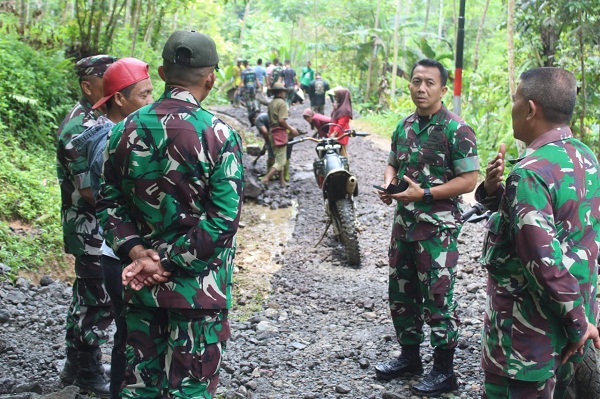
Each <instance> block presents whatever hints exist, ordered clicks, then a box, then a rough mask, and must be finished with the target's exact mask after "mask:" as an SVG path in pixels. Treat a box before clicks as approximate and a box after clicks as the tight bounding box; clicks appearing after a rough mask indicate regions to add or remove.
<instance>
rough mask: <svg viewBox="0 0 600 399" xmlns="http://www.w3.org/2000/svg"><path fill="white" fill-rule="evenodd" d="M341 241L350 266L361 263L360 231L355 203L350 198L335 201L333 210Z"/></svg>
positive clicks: (333, 217)
mask: <svg viewBox="0 0 600 399" xmlns="http://www.w3.org/2000/svg"><path fill="white" fill-rule="evenodd" d="M331 216H332V219H333V221H334V223H335V227H336V230H337V233H338V234H339V237H340V241H341V242H342V244H343V245H344V251H345V253H346V260H347V261H348V264H349V265H350V266H354V267H357V266H359V265H360V248H359V245H358V232H357V231H356V215H355V213H354V203H353V202H352V200H350V199H348V198H343V199H340V200H337V201H335V204H334V209H333V212H332V215H331Z"/></svg>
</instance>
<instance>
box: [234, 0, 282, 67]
mask: <svg viewBox="0 0 600 399" xmlns="http://www.w3.org/2000/svg"><path fill="white" fill-rule="evenodd" d="M251 2H252V0H248V2H247V3H246V8H245V9H244V19H243V20H242V28H241V29H240V40H239V42H238V49H237V54H236V58H240V56H241V55H242V44H243V43H244V32H245V31H246V21H247V19H248V14H250V3H251ZM292 30H293V29H292ZM290 34H291V33H290ZM291 40H292V39H291V38H290V50H291V49H292V43H291Z"/></svg>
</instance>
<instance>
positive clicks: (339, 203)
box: [288, 123, 369, 266]
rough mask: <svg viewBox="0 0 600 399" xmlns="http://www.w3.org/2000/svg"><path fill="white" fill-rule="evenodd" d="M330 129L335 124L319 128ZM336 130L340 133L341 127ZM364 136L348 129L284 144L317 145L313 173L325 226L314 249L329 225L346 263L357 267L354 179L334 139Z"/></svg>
mask: <svg viewBox="0 0 600 399" xmlns="http://www.w3.org/2000/svg"><path fill="white" fill-rule="evenodd" d="M330 126H339V125H336V124H333V123H328V124H326V125H323V127H322V128H321V129H329V127H330ZM339 127H340V130H342V128H341V126H339ZM368 135H369V134H368V133H359V132H356V131H354V130H351V129H350V130H344V134H342V135H341V136H339V137H325V138H314V137H302V138H297V139H295V140H292V141H290V142H288V145H295V144H298V143H301V142H303V141H307V140H309V141H313V142H315V143H317V146H316V152H317V159H316V160H315V161H314V162H313V172H314V175H315V179H316V181H317V184H318V185H319V188H320V189H321V191H322V192H323V199H324V201H325V214H326V216H327V225H326V227H325V231H324V232H323V235H322V236H321V238H320V239H319V241H318V242H317V244H316V245H315V246H317V245H319V244H320V243H321V241H322V240H323V237H325V234H326V233H327V230H328V229H329V226H331V225H332V224H333V227H334V230H335V235H336V236H337V237H338V238H339V241H340V242H341V243H342V244H343V246H344V251H345V255H346V260H347V262H348V264H349V265H351V266H359V265H360V248H359V245H358V231H357V228H356V214H355V208H354V197H355V196H356V195H358V179H357V178H356V176H355V175H354V174H352V172H350V166H349V165H348V158H346V157H344V156H341V155H340V149H341V147H342V146H341V144H339V142H338V140H340V139H342V138H344V137H364V136H368Z"/></svg>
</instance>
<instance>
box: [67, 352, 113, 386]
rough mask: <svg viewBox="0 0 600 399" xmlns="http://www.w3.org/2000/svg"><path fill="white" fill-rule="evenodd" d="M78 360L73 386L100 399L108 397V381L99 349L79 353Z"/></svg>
mask: <svg viewBox="0 0 600 399" xmlns="http://www.w3.org/2000/svg"><path fill="white" fill-rule="evenodd" d="M78 360H79V369H78V370H77V377H76V378H75V381H74V383H73V385H76V386H78V387H79V388H81V390H82V391H83V392H92V393H94V394H95V395H96V396H99V397H102V398H107V397H110V379H109V378H108V377H107V376H106V374H105V373H104V367H102V362H101V360H102V353H101V352H100V349H99V348H94V349H91V350H87V351H80V352H79V356H78Z"/></svg>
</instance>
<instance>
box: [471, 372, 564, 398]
mask: <svg viewBox="0 0 600 399" xmlns="http://www.w3.org/2000/svg"><path fill="white" fill-rule="evenodd" d="M555 382H556V381H555V379H554V378H550V379H548V380H546V381H519V380H513V379H511V378H507V377H502V376H499V375H495V374H492V373H488V372H486V373H485V390H484V392H483V399H532V398H535V399H553V397H554V387H555Z"/></svg>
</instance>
